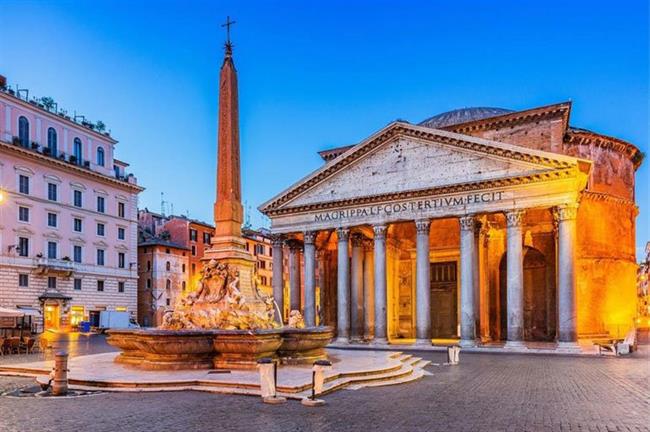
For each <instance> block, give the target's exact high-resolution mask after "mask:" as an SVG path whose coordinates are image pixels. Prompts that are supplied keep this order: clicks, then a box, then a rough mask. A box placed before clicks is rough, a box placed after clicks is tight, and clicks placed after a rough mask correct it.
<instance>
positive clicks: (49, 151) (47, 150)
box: [43, 147, 52, 156]
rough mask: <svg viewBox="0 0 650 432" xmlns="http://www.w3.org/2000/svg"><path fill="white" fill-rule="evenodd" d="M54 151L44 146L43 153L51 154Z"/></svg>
mask: <svg viewBox="0 0 650 432" xmlns="http://www.w3.org/2000/svg"><path fill="white" fill-rule="evenodd" d="M50 153H52V150H50V148H49V147H43V154H44V155H47V156H49V155H50Z"/></svg>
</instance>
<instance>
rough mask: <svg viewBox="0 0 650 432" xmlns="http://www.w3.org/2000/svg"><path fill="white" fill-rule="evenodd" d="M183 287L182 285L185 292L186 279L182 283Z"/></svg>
mask: <svg viewBox="0 0 650 432" xmlns="http://www.w3.org/2000/svg"><path fill="white" fill-rule="evenodd" d="M181 287H182V288H181V289H182V290H183V292H185V281H183V282H182V283H181Z"/></svg>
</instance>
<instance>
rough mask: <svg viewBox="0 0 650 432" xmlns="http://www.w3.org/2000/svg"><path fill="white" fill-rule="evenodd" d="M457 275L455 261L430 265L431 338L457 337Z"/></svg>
mask: <svg viewBox="0 0 650 432" xmlns="http://www.w3.org/2000/svg"><path fill="white" fill-rule="evenodd" d="M457 310H458V273H457V264H456V261H446V262H436V263H431V333H432V336H433V338H453V337H456V336H457V325H458V317H457Z"/></svg>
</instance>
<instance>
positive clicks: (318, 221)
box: [260, 102, 643, 349]
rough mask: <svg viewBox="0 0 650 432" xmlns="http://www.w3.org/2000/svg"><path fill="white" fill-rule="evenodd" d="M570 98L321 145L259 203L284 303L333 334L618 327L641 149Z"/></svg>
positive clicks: (631, 293) (376, 337) (487, 339)
mask: <svg viewBox="0 0 650 432" xmlns="http://www.w3.org/2000/svg"><path fill="white" fill-rule="evenodd" d="M570 113H571V103H569V102H566V103H559V104H555V105H549V106H542V107H537V108H532V109H528V110H524V111H510V110H505V109H497V108H465V109H460V110H456V111H450V112H446V113H443V114H439V115H436V116H434V117H431V118H429V119H427V120H425V121H423V122H421V123H419V124H412V123H409V122H406V121H401V120H399V121H395V122H392V123H390V124H389V125H387V126H386V127H384V128H383V129H381V130H379V131H377V132H375V133H374V134H372V135H371V136H370V137H368V138H367V139H365V140H364V141H362V142H360V143H358V144H356V145H351V146H346V147H340V148H334V149H331V150H326V151H322V152H320V156H321V157H322V158H323V160H324V162H323V165H322V166H321V167H320V168H318V169H317V170H316V171H314V172H312V173H309V174H307V176H306V177H303V178H302V179H300V180H299V181H298V182H297V183H295V184H293V185H292V186H290V187H289V188H288V189H286V190H284V191H282V192H281V193H279V194H278V195H277V196H275V197H274V198H272V199H271V200H269V201H267V202H266V203H264V204H262V205H261V206H260V210H261V211H262V212H263V213H264V214H265V215H267V216H268V217H269V218H270V220H271V231H272V233H273V235H274V247H273V254H274V266H273V270H274V271H273V288H274V296H275V297H276V300H278V303H279V304H282V305H284V309H285V310H284V313H285V317H286V315H287V313H288V311H289V310H293V309H299V310H301V311H303V314H304V317H305V321H306V323H307V325H313V324H320V323H322V324H327V325H333V326H335V327H336V329H337V335H338V341H339V342H340V343H345V342H348V341H349V342H364V341H374V342H375V343H386V342H388V343H397V342H406V343H408V342H414V343H417V344H426V345H430V344H431V343H432V342H433V343H435V342H436V340H447V339H456V338H457V339H460V343H461V344H462V345H464V346H472V345H477V344H499V343H505V346H506V347H517V346H523V345H524V344H525V343H526V342H529V341H530V342H532V341H547V342H554V341H557V342H559V344H558V345H557V346H558V347H560V348H566V349H571V348H572V347H573V348H575V347H577V344H576V343H577V342H578V340H579V339H591V338H596V337H603V336H606V335H610V336H620V335H624V334H625V333H626V332H627V330H628V329H629V328H630V327H631V326H632V324H633V318H634V314H635V307H636V288H635V280H636V279H635V278H636V262H635V219H636V216H637V214H638V208H637V206H636V204H635V198H634V177H635V172H636V170H637V169H638V167H639V165H640V164H641V161H642V158H643V156H642V153H641V152H640V151H639V149H638V148H636V147H635V146H634V145H632V144H630V143H627V142H625V141H623V140H620V139H618V138H614V137H610V136H605V135H602V134H599V133H596V132H592V131H590V130H586V129H581V128H578V127H573V126H571V125H570ZM287 245H288V247H286V246H287ZM283 253H285V254H289V257H288V262H289V266H288V271H283V265H282V262H283V261H282V260H283Z"/></svg>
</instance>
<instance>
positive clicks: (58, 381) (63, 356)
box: [52, 351, 68, 396]
mask: <svg viewBox="0 0 650 432" xmlns="http://www.w3.org/2000/svg"><path fill="white" fill-rule="evenodd" d="M67 393H68V353H67V352H65V351H61V352H58V353H56V354H55V356H54V380H53V381H52V395H53V396H65V395H66V394H67Z"/></svg>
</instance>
